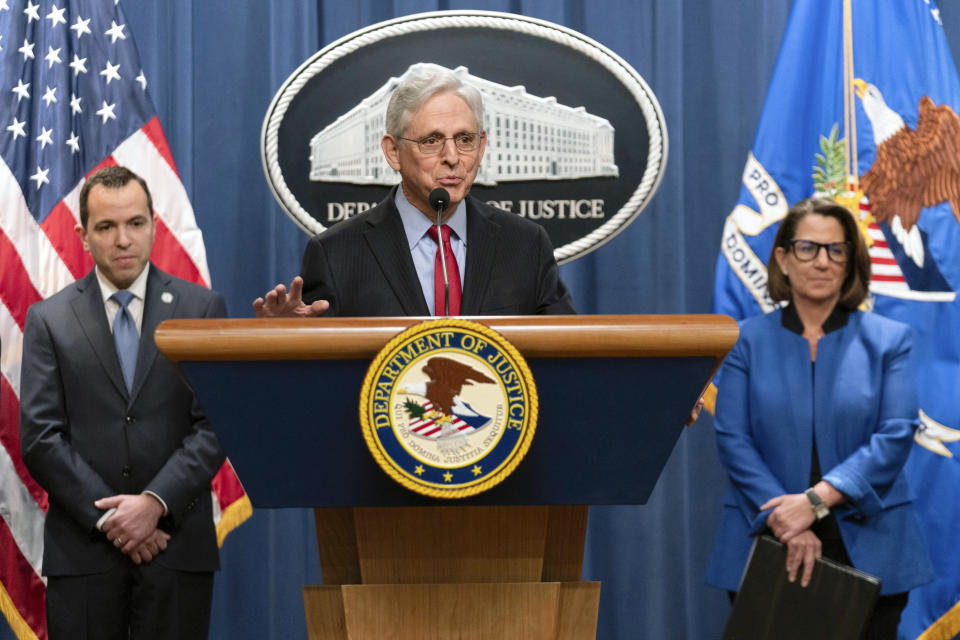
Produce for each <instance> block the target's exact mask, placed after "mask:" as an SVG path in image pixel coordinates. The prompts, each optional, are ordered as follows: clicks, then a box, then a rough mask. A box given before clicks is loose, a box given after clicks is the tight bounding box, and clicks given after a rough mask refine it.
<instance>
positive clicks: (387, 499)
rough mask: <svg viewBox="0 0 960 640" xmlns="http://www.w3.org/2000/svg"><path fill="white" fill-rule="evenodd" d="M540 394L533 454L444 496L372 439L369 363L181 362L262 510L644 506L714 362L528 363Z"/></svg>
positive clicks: (559, 360) (600, 360)
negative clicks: (505, 471) (418, 483)
mask: <svg viewBox="0 0 960 640" xmlns="http://www.w3.org/2000/svg"><path fill="white" fill-rule="evenodd" d="M528 363H529V365H530V369H531V370H532V372H533V374H534V377H535V380H536V384H537V390H538V392H539V396H540V416H539V420H538V424H537V430H536V435H535V436H534V439H533V443H532V445H531V447H530V450H529V452H528V453H527V455H526V457H525V458H524V460H523V462H521V464H520V465H519V466H518V467H517V469H516V470H515V471H514V472H513V473H512V474H511V475H510V477H508V478H507V479H506V480H504V481H503V482H502V483H501V484H499V485H497V486H496V487H494V488H492V489H490V490H488V491H486V492H484V493H482V494H480V495H477V496H473V497H471V498H466V499H463V500H456V501H447V500H443V499H435V498H427V497H424V496H420V495H419V494H416V493H414V492H412V491H409V490H407V489H405V488H403V487H402V486H400V485H399V484H397V483H396V482H394V481H393V480H392V479H391V478H390V477H388V476H387V474H386V473H385V472H384V471H383V470H381V469H380V467H379V466H378V465H377V464H376V462H375V461H374V459H373V456H372V455H371V453H370V451H369V450H368V449H367V446H366V444H365V442H364V440H363V436H362V433H361V429H360V424H359V394H360V388H361V385H362V383H363V378H364V376H365V374H366V371H367V367H368V365H369V361H368V360H366V359H364V360H288V361H204V362H186V361H184V362H180V365H181V367H182V369H183V371H184V373H185V375H186V376H187V378H188V380H189V381H190V383H191V385H192V386H193V387H194V389H195V390H196V394H197V397H198V399H199V400H200V402H201V404H202V405H203V407H204V410H205V411H206V413H207V415H208V416H209V418H210V420H211V422H212V423H213V426H214V429H215V430H216V432H217V436H218V438H219V439H220V442H221V444H222V446H223V448H224V450H225V451H226V453H227V455H228V456H229V457H230V460H231V461H232V463H233V465H234V467H235V468H236V470H237V473H238V475H239V477H240V478H241V479H242V481H243V483H244V486H245V488H246V490H247V492H248V494H249V495H250V498H251V500H252V502H253V504H254V506H256V507H259V508H264V507H266V508H275V507H277V508H278V507H317V506H331V507H336V506H351V507H356V506H404V505H432V504H500V505H514V504H555V505H560V504H588V505H601V504H610V505H612V504H643V503H645V502H646V500H647V498H648V497H649V495H650V493H651V491H652V490H653V487H654V485H655V483H656V480H657V477H658V476H659V474H660V471H661V470H662V468H663V466H664V465H665V463H666V460H667V458H668V457H669V455H670V452H671V451H672V449H673V447H674V445H675V443H676V441H677V439H678V438H679V436H680V434H681V432H682V431H683V428H684V427H683V422H684V420H685V418H686V416H687V415H688V414H689V412H690V409H691V407H692V406H693V404H694V402H695V401H696V399H697V397H698V396H699V394H700V392H701V391H702V389H703V387H704V385H705V384H706V382H707V381H708V380H709V377H710V375H711V372H712V371H713V370H714V368H715V366H716V358H714V357H707V356H704V357H683V358H672V357H663V358H659V357H652V358H582V357H580V358H528Z"/></svg>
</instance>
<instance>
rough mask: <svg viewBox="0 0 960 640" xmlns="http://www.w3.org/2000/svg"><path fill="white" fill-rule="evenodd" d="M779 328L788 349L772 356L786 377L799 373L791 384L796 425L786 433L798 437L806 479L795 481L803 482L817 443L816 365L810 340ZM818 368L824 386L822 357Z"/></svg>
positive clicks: (791, 402) (796, 443) (794, 422)
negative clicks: (814, 367) (784, 333)
mask: <svg viewBox="0 0 960 640" xmlns="http://www.w3.org/2000/svg"><path fill="white" fill-rule="evenodd" d="M781 313H782V312H781ZM778 322H779V319H778ZM778 330H780V331H784V332H786V333H787V334H788V336H787V342H786V344H785V347H786V349H785V350H784V352H782V353H771V354H769V357H771V358H774V359H776V360H781V361H782V364H781V365H780V366H781V367H782V370H783V371H786V372H789V373H788V377H787V378H786V379H787V380H788V381H789V380H790V377H792V376H796V377H795V378H794V379H793V381H792V382H790V383H788V384H789V387H788V388H789V391H788V395H789V397H790V405H791V411H790V415H791V416H792V417H793V425H792V427H793V428H792V429H791V430H789V431H786V434H792V437H793V438H795V447H796V449H795V451H796V453H795V455H796V457H797V458H798V459H799V460H800V464H799V465H798V467H797V468H798V469H803V470H804V471H803V473H804V474H806V475H804V476H803V477H802V478H796V479H794V481H795V482H801V483H802V482H806V481H807V479H808V478H809V474H810V452H811V448H810V445H811V444H812V442H813V423H814V419H815V415H814V414H815V412H816V407H815V406H814V402H815V400H816V399H815V398H814V389H813V382H814V374H813V369H812V367H813V365H812V364H811V362H810V343H809V342H808V341H807V339H806V338H804V337H803V336H801V335H797V334H795V333H793V332H792V331H789V330H788V329H784V328H780V327H778ZM816 367H817V369H816V379H817V386H820V384H819V381H820V379H821V378H822V377H823V376H822V374H821V372H820V362H819V359H818V362H817V365H816Z"/></svg>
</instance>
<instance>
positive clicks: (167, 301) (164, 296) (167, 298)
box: [160, 291, 173, 304]
mask: <svg viewBox="0 0 960 640" xmlns="http://www.w3.org/2000/svg"><path fill="white" fill-rule="evenodd" d="M160 299H161V300H163V302H164V303H165V304H170V303H171V302H173V294H172V293H170V292H169V291H164V292H163V293H161V294H160Z"/></svg>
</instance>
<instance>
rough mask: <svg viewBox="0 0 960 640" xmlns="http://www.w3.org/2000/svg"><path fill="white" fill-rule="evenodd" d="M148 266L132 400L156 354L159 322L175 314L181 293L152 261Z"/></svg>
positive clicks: (137, 392) (137, 393)
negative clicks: (156, 332) (156, 334)
mask: <svg viewBox="0 0 960 640" xmlns="http://www.w3.org/2000/svg"><path fill="white" fill-rule="evenodd" d="M149 269H150V273H149V275H148V276H147V294H146V297H145V299H144V301H143V324H142V326H141V328H140V348H139V350H138V351H137V370H136V372H135V373H134V375H133V391H132V392H131V394H130V400H131V402H133V400H135V399H136V397H137V395H139V393H140V390H141V389H142V388H143V383H144V380H146V378H147V374H148V373H149V371H150V368H151V367H152V366H153V361H154V360H155V359H156V357H157V343H156V342H155V341H154V339H153V334H154V332H155V331H156V330H157V325H158V324H160V323H161V322H163V321H164V320H168V319H170V318H172V317H173V314H174V311H176V308H177V304H178V303H179V296H178V295H177V293H175V292H174V291H172V290H171V289H170V281H171V278H170V276H169V275H167V274H166V273H164V272H162V271H160V270H159V269H157V268H156V267H154V266H153V265H152V264H151V265H150V266H149Z"/></svg>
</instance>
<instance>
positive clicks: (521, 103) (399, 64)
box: [260, 11, 667, 263]
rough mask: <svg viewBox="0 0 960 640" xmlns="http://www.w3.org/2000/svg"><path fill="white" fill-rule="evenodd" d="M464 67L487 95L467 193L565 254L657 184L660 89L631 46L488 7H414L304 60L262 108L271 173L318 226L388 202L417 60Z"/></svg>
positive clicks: (586, 248) (641, 202)
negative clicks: (390, 107)
mask: <svg viewBox="0 0 960 640" xmlns="http://www.w3.org/2000/svg"><path fill="white" fill-rule="evenodd" d="M431 65H433V66H437V65H439V66H443V67H445V68H448V69H450V70H451V71H454V72H455V73H456V74H457V75H458V76H460V78H461V79H462V81H463V82H465V83H467V84H471V85H473V86H474V87H476V88H477V89H478V90H479V91H480V93H481V95H482V96H483V99H484V106H485V113H484V122H483V123H481V124H482V127H483V128H484V129H485V130H486V132H487V147H486V151H485V153H484V156H483V159H482V161H481V164H480V169H479V172H478V175H477V178H476V181H475V182H474V185H473V188H472V189H471V195H472V196H474V197H477V198H479V199H481V200H483V201H485V202H487V203H488V204H491V205H493V206H496V207H499V208H501V209H504V210H507V211H510V212H512V213H515V214H517V215H520V216H523V217H526V218H529V219H531V220H534V221H535V222H538V223H539V224H541V225H542V226H543V227H544V228H545V229H546V231H547V233H548V235H549V236H550V239H551V241H552V242H553V246H554V247H556V251H555V255H556V257H557V260H558V261H559V262H561V263H563V262H567V261H570V260H573V259H574V258H577V257H580V256H582V255H584V254H586V253H588V252H590V251H593V250H594V249H596V248H597V247H599V246H601V245H603V244H604V243H605V242H607V241H609V240H610V239H611V238H613V237H614V236H615V235H616V234H618V233H619V232H620V231H622V230H623V229H624V228H626V226H627V225H628V224H629V223H630V222H632V221H633V220H634V219H635V218H636V217H637V215H639V213H640V212H641V211H642V210H643V209H644V207H646V205H647V204H648V203H649V201H650V200H651V199H652V198H653V195H654V193H655V191H656V188H657V186H659V184H660V181H661V179H662V177H663V174H664V171H665V169H666V163H667V129H666V122H665V120H664V117H663V113H662V111H661V109H660V105H659V104H658V102H657V99H656V96H655V95H654V94H653V92H652V91H651V89H650V87H649V86H648V85H647V83H646V82H644V80H643V78H642V77H640V75H639V74H638V73H637V72H636V70H634V69H633V67H631V66H630V65H629V64H628V63H627V62H626V61H625V60H623V59H622V58H621V57H619V56H618V55H617V54H616V53H614V52H613V51H611V50H610V49H608V48H607V47H604V46H603V45H601V44H600V43H598V42H596V41H594V40H592V39H591V38H588V37H587V36H585V35H583V34H581V33H579V32H577V31H574V30H572V29H569V28H566V27H563V26H560V25H557V24H554V23H551V22H546V21H544V20H537V19H534V18H528V17H525V16H520V15H515V14H509V13H499V12H491V11H437V12H431V13H420V14H414V15H410V16H404V17H402V18H397V19H394V20H389V21H387V22H381V23H379V24H375V25H371V26H369V27H366V28H363V29H360V30H358V31H355V32H353V33H351V34H348V35H346V36H344V37H342V38H340V39H339V40H337V41H335V42H333V43H331V44H330V45H328V46H326V47H324V48H323V49H321V50H320V51H318V52H317V53H316V54H314V55H313V56H312V57H310V58H309V59H308V60H306V61H305V62H304V63H303V64H302V65H301V66H300V67H299V68H298V69H297V70H296V71H294V72H293V74H291V76H290V77H289V78H288V79H287V80H286V81H285V82H284V84H283V85H282V86H281V87H280V89H279V91H278V92H277V94H276V95H275V96H274V99H273V101H272V102H271V104H270V106H269V108H268V109H267V113H266V115H265V117H264V121H263V129H262V133H261V143H260V146H261V157H262V161H263V167H264V172H265V173H266V177H267V182H268V183H269V185H270V188H271V190H272V191H273V193H274V196H275V197H276V198H277V201H278V202H279V203H280V204H281V206H282V207H283V209H284V210H285V211H286V213H287V214H288V215H289V216H290V217H291V218H292V219H293V220H294V222H296V223H297V225H299V226H300V228H301V229H303V230H304V231H305V232H307V233H309V234H311V235H312V234H316V233H320V232H322V231H324V230H325V229H327V228H329V227H330V226H332V225H334V224H336V223H337V222H339V221H342V220H345V219H347V218H349V217H351V216H354V215H358V214H360V213H362V212H363V211H365V210H367V209H369V208H371V207H372V206H374V205H376V204H377V203H378V202H380V201H381V200H382V199H383V198H384V197H385V196H386V194H387V193H388V191H389V189H390V187H391V186H392V185H393V184H396V183H398V182H399V180H400V178H399V174H397V173H396V172H394V171H393V170H392V169H391V168H390V167H389V166H388V165H387V164H386V161H385V160H384V158H383V156H382V152H381V149H380V139H381V138H382V136H383V134H384V114H385V111H386V104H387V101H388V100H389V97H390V95H391V94H392V91H393V89H394V88H395V87H396V85H397V84H398V83H399V82H400V80H401V79H402V78H403V77H405V76H406V75H407V74H410V73H416V72H417V71H418V69H422V68H423V67H429V66H431Z"/></svg>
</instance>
